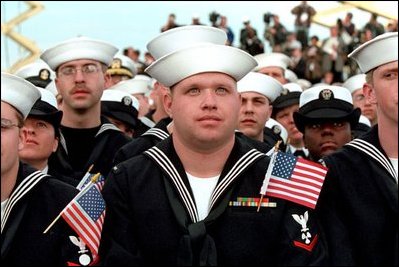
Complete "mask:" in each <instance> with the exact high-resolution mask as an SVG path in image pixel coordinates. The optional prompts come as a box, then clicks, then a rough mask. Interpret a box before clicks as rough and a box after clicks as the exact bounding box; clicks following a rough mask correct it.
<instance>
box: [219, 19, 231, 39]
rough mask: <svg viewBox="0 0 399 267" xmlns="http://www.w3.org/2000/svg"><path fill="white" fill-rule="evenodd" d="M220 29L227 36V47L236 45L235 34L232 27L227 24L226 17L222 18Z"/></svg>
mask: <svg viewBox="0 0 399 267" xmlns="http://www.w3.org/2000/svg"><path fill="white" fill-rule="evenodd" d="M218 28H219V29H221V30H223V31H225V32H226V34H227V41H226V45H230V46H231V45H233V43H234V32H233V30H232V29H231V27H230V26H228V24H227V17H226V16H220V23H219V26H218Z"/></svg>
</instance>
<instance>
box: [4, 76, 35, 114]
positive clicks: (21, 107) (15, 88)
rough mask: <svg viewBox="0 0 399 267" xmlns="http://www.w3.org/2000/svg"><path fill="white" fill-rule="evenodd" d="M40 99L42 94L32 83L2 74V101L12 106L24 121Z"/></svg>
mask: <svg viewBox="0 0 399 267" xmlns="http://www.w3.org/2000/svg"><path fill="white" fill-rule="evenodd" d="M39 98H40V92H39V90H38V89H37V87H36V86H34V85H33V84H32V83H30V82H28V81H26V80H25V79H23V78H21V77H18V76H16V75H12V74H8V73H5V72H2V73H1V101H4V102H7V103H8V104H10V105H12V106H13V107H14V108H15V109H16V110H18V111H19V112H20V113H21V114H22V116H23V118H24V119H26V117H27V116H28V114H29V111H30V110H31V108H32V106H33V104H35V102H36V101H37V100H38V99H39Z"/></svg>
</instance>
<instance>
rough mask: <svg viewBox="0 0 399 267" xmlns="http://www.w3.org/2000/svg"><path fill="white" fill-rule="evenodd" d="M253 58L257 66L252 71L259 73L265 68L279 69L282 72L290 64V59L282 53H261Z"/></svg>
mask: <svg viewBox="0 0 399 267" xmlns="http://www.w3.org/2000/svg"><path fill="white" fill-rule="evenodd" d="M254 57H255V59H256V61H257V62H258V66H257V67H256V68H255V69H254V71H259V70H260V69H263V68H266V67H280V68H282V69H283V70H286V69H287V67H288V66H289V65H290V64H291V59H290V58H289V57H288V56H287V55H286V54H283V53H263V54H258V55H256V56H254Z"/></svg>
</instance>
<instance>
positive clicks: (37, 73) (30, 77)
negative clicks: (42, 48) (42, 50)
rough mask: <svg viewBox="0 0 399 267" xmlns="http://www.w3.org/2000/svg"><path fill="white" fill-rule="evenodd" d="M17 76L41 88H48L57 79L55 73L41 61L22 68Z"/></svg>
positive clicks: (16, 73) (17, 72)
mask: <svg viewBox="0 0 399 267" xmlns="http://www.w3.org/2000/svg"><path fill="white" fill-rule="evenodd" d="M15 75H17V76H19V77H21V78H24V79H25V80H27V81H30V82H31V83H33V85H35V86H38V87H41V88H44V87H46V86H47V85H48V84H49V83H50V82H51V81H52V80H54V78H55V73H54V71H52V70H51V68H50V66H49V65H47V63H46V62H44V61H43V60H41V59H39V60H37V61H35V62H32V63H29V64H27V65H25V66H23V67H21V68H20V69H18V70H17V71H16V72H15Z"/></svg>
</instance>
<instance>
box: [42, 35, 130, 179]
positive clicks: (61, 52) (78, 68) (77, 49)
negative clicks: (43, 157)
mask: <svg viewBox="0 0 399 267" xmlns="http://www.w3.org/2000/svg"><path fill="white" fill-rule="evenodd" d="M117 50H118V49H117V48H116V47H115V46H113V45H111V44H109V43H107V42H104V41H101V40H96V39H92V38H88V37H83V36H82V37H76V38H72V39H69V40H66V41H64V42H61V43H59V44H57V45H55V46H53V47H51V48H49V49H47V50H46V51H44V52H43V54H42V55H41V58H42V59H43V60H44V61H45V62H47V64H48V65H49V66H50V67H51V69H52V70H54V71H55V72H56V79H55V83H56V87H57V89H58V92H59V94H60V95H61V96H62V105H61V106H62V108H61V109H62V111H63V113H64V114H63V117H62V120H61V126H60V129H61V136H60V140H61V146H59V147H58V150H57V152H56V155H55V156H54V157H51V158H50V165H52V167H54V168H55V170H56V172H57V173H60V174H61V175H65V176H70V177H72V178H73V179H74V182H73V183H72V184H73V185H74V186H76V185H78V183H79V182H80V180H81V179H82V178H83V176H84V175H85V174H86V172H87V171H88V170H89V168H90V169H91V171H92V173H98V172H100V173H101V174H102V175H103V176H107V174H108V172H109V171H110V169H111V167H112V161H113V157H114V154H115V153H116V151H117V150H118V149H119V148H120V147H121V146H123V145H124V144H126V143H127V142H129V138H127V137H126V136H125V135H124V134H123V133H122V132H121V131H120V130H119V129H118V128H117V127H116V126H114V125H113V124H112V123H111V122H109V121H108V120H107V119H106V118H105V117H103V116H101V101H100V99H101V96H102V94H103V90H104V85H105V83H106V80H107V79H109V75H107V74H106V71H107V68H108V65H109V64H110V63H111V62H112V59H113V57H114V55H115V53H116V52H117ZM52 161H54V162H52ZM91 166H93V167H91Z"/></svg>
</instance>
